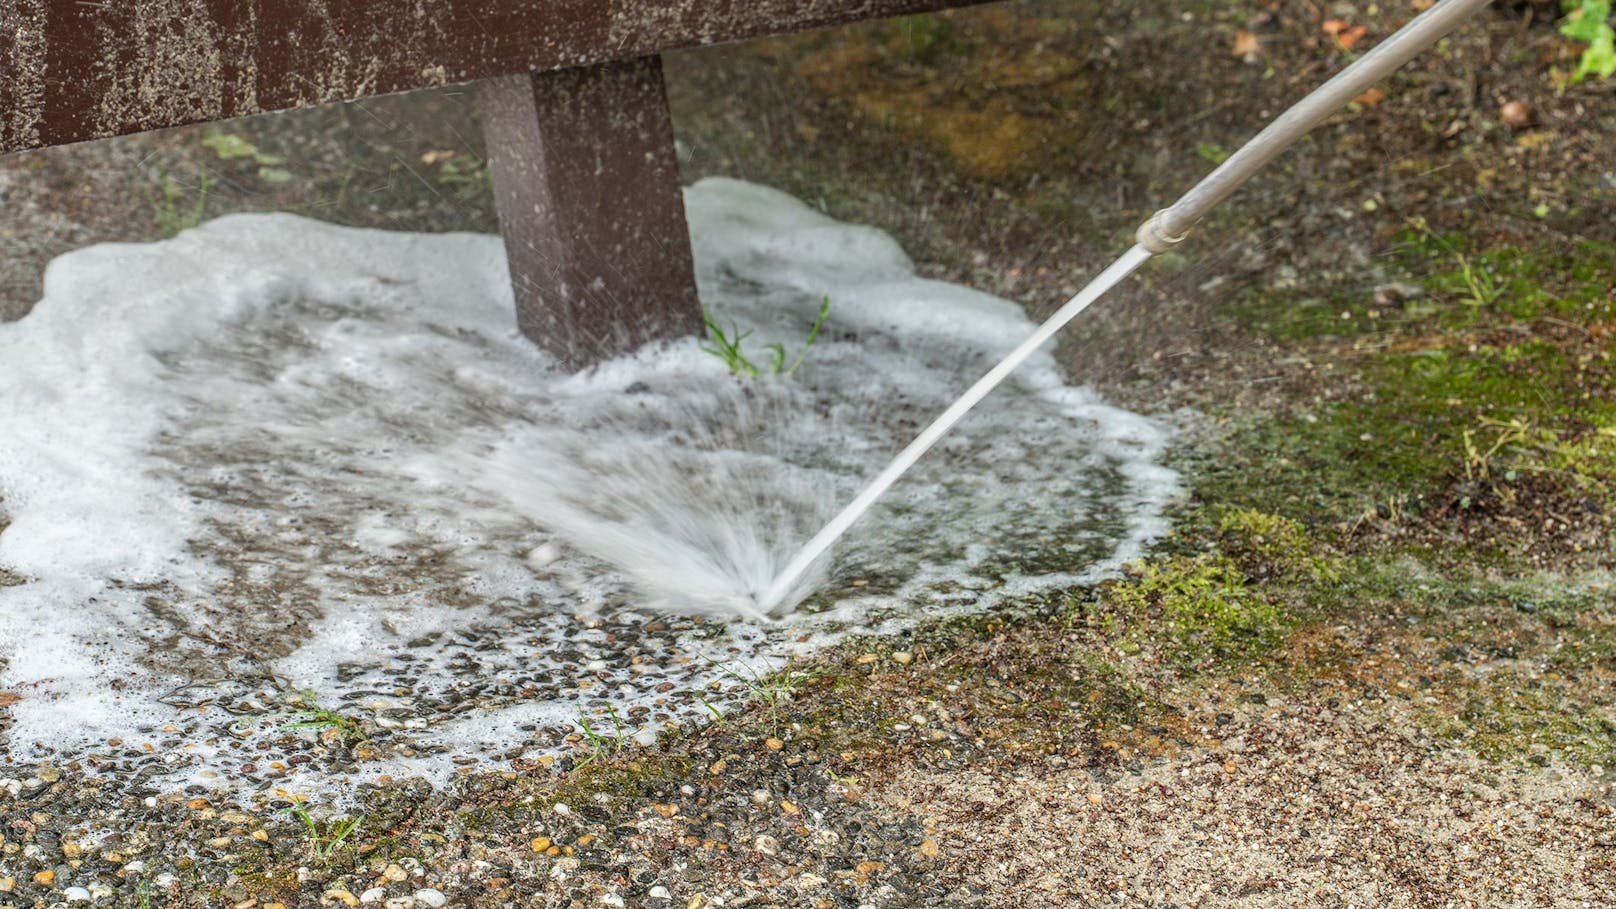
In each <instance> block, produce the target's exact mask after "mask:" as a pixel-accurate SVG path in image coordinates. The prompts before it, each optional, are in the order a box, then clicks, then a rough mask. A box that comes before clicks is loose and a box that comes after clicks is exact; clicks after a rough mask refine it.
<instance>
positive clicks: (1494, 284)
mask: <svg viewBox="0 0 1616 909" xmlns="http://www.w3.org/2000/svg"><path fill="white" fill-rule="evenodd" d="M1408 226H1409V228H1410V229H1412V230H1413V231H1414V232H1415V233H1416V234H1418V235H1419V236H1420V238H1421V239H1423V240H1424V241H1425V242H1426V243H1428V244H1431V245H1432V246H1435V247H1437V248H1438V249H1440V250H1441V251H1443V252H1444V253H1447V254H1448V255H1450V256H1452V257H1453V260H1454V262H1455V263H1456V264H1457V265H1458V266H1459V279H1460V280H1461V281H1463V282H1464V286H1465V294H1466V299H1465V300H1464V302H1465V304H1466V305H1468V306H1471V307H1473V308H1475V309H1482V308H1484V307H1487V306H1491V305H1492V304H1494V303H1496V302H1498V298H1499V297H1501V296H1503V295H1504V285H1503V284H1501V283H1499V281H1498V279H1497V278H1496V277H1495V276H1494V275H1493V273H1492V272H1491V271H1489V270H1488V269H1486V268H1485V267H1480V266H1477V265H1475V264H1474V263H1472V262H1471V261H1470V259H1469V257H1467V256H1466V255H1465V254H1464V253H1463V252H1461V251H1460V250H1459V248H1458V247H1457V246H1455V245H1453V243H1451V242H1449V241H1448V240H1447V239H1446V238H1444V237H1442V236H1440V235H1438V234H1437V232H1436V231H1434V230H1432V229H1431V225H1430V224H1429V223H1428V222H1427V221H1426V220H1425V219H1424V218H1418V217H1416V218H1409V219H1408Z"/></svg>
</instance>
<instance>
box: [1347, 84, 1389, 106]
mask: <svg viewBox="0 0 1616 909" xmlns="http://www.w3.org/2000/svg"><path fill="white" fill-rule="evenodd" d="M1384 100H1386V93H1385V92H1383V91H1381V90H1380V89H1378V88H1371V89H1370V90H1369V91H1366V92H1364V93H1363V94H1361V95H1359V96H1358V97H1356V98H1353V99H1352V103H1353V104H1361V105H1363V106H1364V107H1374V106H1375V105H1377V104H1379V103H1380V102H1382V101H1384Z"/></svg>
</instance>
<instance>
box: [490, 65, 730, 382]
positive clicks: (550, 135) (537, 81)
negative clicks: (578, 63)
mask: <svg viewBox="0 0 1616 909" xmlns="http://www.w3.org/2000/svg"><path fill="white" fill-rule="evenodd" d="M477 102H478V109H479V111H480V113H481V115H482V121H483V134H484V136H485V137H486V138H487V145H488V162H489V166H490V170H491V171H492V172H493V177H494V200H495V202H496V204H497V205H498V208H499V218H500V229H501V232H502V233H503V234H504V236H505V251H506V253H507V260H508V262H509V265H510V272H511V288H512V290H513V291H514V293H515V297H516V322H517V325H518V327H520V328H521V330H522V333H523V334H525V335H527V337H529V338H530V339H532V340H533V341H534V342H536V343H537V344H539V345H540V346H541V347H543V348H544V349H545V350H547V351H549V352H550V353H551V354H552V355H554V356H555V357H556V359H557V360H558V361H559V362H560V364H561V366H562V367H563V368H566V369H569V370H575V369H581V368H583V367H586V366H589V365H590V364H592V363H595V362H597V361H599V360H602V359H605V358H607V357H611V356H615V355H617V354H620V353H624V352H626V351H629V350H633V349H634V348H637V347H639V346H640V345H642V344H645V343H647V342H649V341H654V340H659V339H662V338H671V337H678V336H681V335H692V334H696V333H697V332H699V331H700V330H701V307H700V304H699V303H697V301H696V281H695V275H694V271H693V269H692V267H691V259H690V242H689V238H688V235H687V233H686V227H685V209H684V200H683V197H682V195H681V192H680V183H679V163H678V161H677V160H676V159H675V155H674V146H673V124H672V123H671V122H670V120H669V118H668V105H667V96H666V94H665V92H664V89H663V84H662V65H661V61H660V60H659V58H657V57H641V58H638V59H635V60H621V61H615V62H612V63H597V64H595V65H593V66H584V67H574V68H571V69H563V70H552V71H549V72H542V73H524V74H521V75H515V76H502V77H500V78H497V79H487V80H484V81H483V82H482V83H480V84H479V85H478V93H477Z"/></svg>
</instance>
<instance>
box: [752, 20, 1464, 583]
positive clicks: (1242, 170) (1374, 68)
mask: <svg viewBox="0 0 1616 909" xmlns="http://www.w3.org/2000/svg"><path fill="white" fill-rule="evenodd" d="M1488 2H1489V0H1442V2H1440V3H1437V4H1436V5H1435V6H1433V7H1431V8H1430V9H1429V10H1426V11H1425V12H1424V13H1421V14H1420V15H1419V16H1417V17H1415V18H1414V20H1413V21H1411V22H1409V24H1408V25H1405V26H1404V27H1403V28H1401V29H1399V30H1398V31H1397V33H1396V34H1394V35H1392V36H1391V37H1390V38H1388V39H1386V40H1385V41H1383V42H1381V43H1380V44H1378V45H1376V47H1375V48H1374V50H1372V51H1370V52H1369V53H1368V54H1366V55H1364V56H1363V57H1362V58H1360V59H1359V60H1358V61H1357V62H1356V63H1354V64H1352V65H1351V66H1349V67H1347V68H1346V69H1344V70H1342V71H1341V72H1340V73H1338V74H1337V75H1336V76H1335V77H1334V78H1332V79H1331V80H1330V81H1328V82H1326V83H1324V84H1323V85H1321V86H1319V87H1318V88H1317V89H1314V90H1313V91H1312V92H1311V93H1310V94H1308V95H1307V96H1306V97H1305V98H1303V99H1302V100H1300V101H1298V102H1296V103H1295V104H1294V105H1292V106H1291V107H1290V108H1289V109H1288V110H1286V111H1285V112H1284V113H1283V114H1281V115H1279V117H1277V118H1275V120H1274V121H1273V122H1272V123H1270V124H1269V125H1268V126H1267V127H1266V128H1265V129H1263V131H1262V132H1260V133H1258V134H1257V135H1256V136H1255V137H1253V138H1252V139H1251V140H1250V141H1249V142H1247V143H1246V144H1245V145H1243V146H1241V148H1240V149H1239V150H1238V151H1236V152H1235V153H1234V154H1233V155H1230V156H1229V158H1228V159H1227V160H1226V161H1224V162H1223V164H1221V165H1219V166H1218V168H1217V169H1216V170H1214V171H1213V172H1212V173H1210V174H1208V175H1207V176H1206V177H1205V178H1204V179H1202V180H1201V182H1199V183H1197V184H1196V185H1195V186H1193V187H1191V189H1190V191H1189V192H1187V193H1185V194H1184V195H1183V196H1181V197H1179V199H1178V201H1177V202H1174V203H1173V204H1172V205H1171V206H1169V207H1167V208H1165V209H1162V210H1161V211H1159V212H1157V213H1156V214H1155V215H1153V216H1152V217H1151V218H1150V220H1148V221H1146V222H1145V223H1144V224H1142V225H1140V227H1139V232H1138V241H1139V242H1138V243H1137V244H1136V245H1135V246H1134V247H1133V248H1132V249H1130V250H1128V251H1127V252H1126V253H1123V254H1122V256H1121V257H1119V258H1118V259H1117V260H1116V261H1115V262H1113V263H1112V264H1111V266H1110V267H1109V268H1107V269H1106V270H1105V271H1103V272H1101V273H1100V275H1099V276H1098V277H1096V278H1095V279H1094V280H1093V281H1090V282H1089V285H1088V286H1087V287H1085V288H1083V290H1082V291H1080V292H1079V293H1078V294H1077V296H1075V297H1073V298H1072V299H1071V300H1069V301H1068V302H1067V303H1066V305H1065V306H1062V307H1061V308H1060V309H1059V310H1057V311H1056V312H1055V314H1054V315H1053V316H1050V317H1049V319H1048V320H1047V321H1045V322H1044V324H1043V325H1040V326H1038V330H1037V331H1035V332H1033V334H1032V336H1031V337H1029V338H1028V339H1027V340H1026V341H1025V342H1023V343H1022V344H1021V346H1020V347H1017V348H1016V349H1015V350H1014V351H1012V352H1011V353H1010V354H1009V355H1008V356H1006V357H1005V358H1004V360H1003V361H1001V362H1000V363H999V364H998V365H997V366H994V367H993V369H991V370H989V371H988V373H987V375H985V376H983V377H982V378H981V379H980V380H978V381H977V383H976V384H975V385H972V386H971V387H970V389H968V390H967V391H966V392H965V394H963V395H961V396H960V398H959V400H957V401H955V402H954V403H953V404H952V405H950V406H949V408H948V409H947V410H945V411H943V413H942V415H941V416H939V417H938V418H937V419H936V420H934V421H933V422H932V424H931V425H930V426H927V427H926V429H925V430H923V431H922V432H921V433H920V435H919V436H917V437H916V438H915V440H914V441H913V442H910V443H909V445H908V447H906V448H904V449H903V451H901V452H899V453H898V456H897V457H896V458H893V459H892V463H890V464H888V465H887V467H886V469H885V470H883V471H881V473H880V474H878V475H877V476H876V478H875V479H874V480H871V481H870V483H869V485H867V486H866V487H864V490H863V491H862V492H860V493H859V494H858V496H857V497H856V498H854V499H853V501H852V502H850V503H848V505H847V507H846V508H844V509H842V511H841V513H840V514H838V515H836V517H834V518H832V519H831V521H830V523H829V524H826V525H825V527H824V528H823V529H822V530H820V531H819V533H817V534H815V535H814V537H813V538H812V539H810V540H809V541H808V543H807V545H805V546H804V547H803V548H802V550H801V551H800V552H798V553H797V555H796V557H795V558H793V559H792V560H791V561H790V562H789V563H787V565H786V567H785V569H784V570H783V571H781V572H780V575H779V577H777V578H775V580H774V582H773V583H772V584H770V585H769V588H768V590H767V591H765V592H764V594H763V596H762V597H761V598H760V599H759V600H758V608H759V609H760V610H762V611H763V612H765V613H771V612H774V611H775V610H777V609H779V608H780V607H781V606H782V605H783V604H785V603H786V602H787V601H788V599H789V598H791V597H793V596H801V592H800V588H801V587H802V585H803V578H804V576H805V575H806V574H807V572H808V570H809V568H810V567H811V566H814V565H818V564H820V563H821V562H822V561H823V560H824V559H825V558H826V554H827V553H828V552H829V551H830V547H831V546H832V545H833V544H835V542H836V541H837V539H839V538H840V537H841V536H842V534H844V533H846V532H847V530H848V528H850V527H852V526H853V523H854V522H855V521H857V520H858V519H859V517H860V516H862V515H863V514H864V512H866V511H868V510H869V508H870V506H871V505H873V504H875V501H876V500H877V499H879V498H880V497H881V495H882V494H883V493H885V492H886V491H887V489H888V488H890V487H891V486H892V484H893V483H895V482H897V480H898V478H899V477H901V476H903V474H904V473H905V472H906V471H908V470H909V468H910V467H912V466H914V463H915V462H916V461H917V460H919V459H920V456H921V455H923V454H925V453H926V452H927V451H928V450H930V449H931V447H932V446H933V445H935V444H937V441H938V440H939V439H941V438H942V437H943V436H944V435H946V434H947V433H948V431H949V430H950V429H952V428H953V427H954V424H955V423H958V422H959V420H960V418H961V417H963V416H965V414H966V413H968V412H969V411H970V410H971V408H973V407H975V406H976V405H977V404H978V403H979V402H980V401H981V400H982V399H983V398H984V397H986V396H987V394H988V392H990V391H992V390H993V389H994V388H995V387H996V386H998V384H999V383H1000V382H1002V381H1004V379H1005V377H1007V376H1009V375H1010V373H1011V372H1013V371H1014V370H1015V368H1016V367H1017V366H1019V365H1021V363H1022V361H1023V360H1025V359H1026V358H1027V357H1028V356H1029V355H1031V354H1032V352H1033V351H1034V350H1037V349H1038V348H1039V347H1040V346H1042V345H1043V344H1044V343H1045V342H1046V341H1048V340H1049V339H1050V338H1052V337H1054V335H1055V333H1056V332H1057V331H1059V330H1060V329H1061V328H1062V327H1063V326H1065V325H1066V323H1068V322H1070V321H1071V320H1072V319H1074V318H1076V317H1077V315H1078V314H1079V313H1081V312H1082V311H1083V310H1085V309H1087V308H1088V307H1089V305H1090V304H1092V303H1093V302H1094V301H1095V300H1098V299H1099V298H1100V297H1102V296H1104V295H1105V294H1106V292H1107V291H1109V290H1110V289H1111V288H1112V287H1115V286H1116V285H1117V283H1118V282H1120V281H1121V280H1122V279H1123V278H1126V277H1127V276H1128V275H1129V274H1131V273H1132V272H1133V271H1134V269H1136V268H1138V267H1139V266H1140V265H1142V264H1144V262H1145V260H1147V259H1149V258H1150V257H1151V256H1153V255H1157V254H1159V253H1163V252H1166V251H1167V250H1168V249H1171V248H1172V247H1173V246H1175V245H1176V244H1178V243H1179V242H1180V241H1182V240H1183V239H1184V234H1185V232H1187V231H1188V230H1189V229H1190V227H1191V226H1193V225H1194V224H1195V223H1196V222H1197V221H1199V220H1201V218H1202V217H1204V216H1205V215H1206V213H1207V212H1208V211H1211V210H1212V208H1213V207H1215V206H1216V205H1217V204H1218V203H1219V202H1222V201H1223V200H1224V199H1226V198H1228V196H1229V194H1231V193H1233V192H1234V191H1235V190H1236V189H1238V188H1239V187H1240V186H1241V185H1242V184H1244V183H1245V182H1246V181H1247V180H1249V179H1251V178H1252V177H1253V176H1254V175H1255V174H1256V173H1257V172H1258V171H1260V170H1261V169H1262V168H1263V167H1264V166H1266V165H1267V164H1268V162H1270V161H1272V160H1273V159H1274V158H1275V157H1277V156H1278V155H1279V154H1280V153H1281V152H1283V151H1284V150H1285V149H1287V148H1289V147H1290V146H1291V144H1292V143H1294V142H1295V141H1296V140H1297V139H1300V138H1301V137H1302V136H1303V135H1305V134H1306V133H1307V132H1308V131H1310V130H1312V129H1313V128H1314V127H1315V126H1318V125H1319V124H1320V123H1322V122H1324V120H1325V119H1326V118H1327V117H1329V116H1330V115H1332V114H1334V113H1335V112H1336V111H1337V110H1339V109H1340V108H1342V107H1344V106H1346V104H1347V102H1349V101H1351V100H1352V99H1353V98H1356V97H1358V96H1359V95H1361V94H1362V93H1363V92H1364V91H1366V90H1367V89H1368V88H1369V87H1370V86H1371V85H1373V84H1375V83H1376V82H1378V81H1380V80H1381V79H1382V78H1384V77H1385V76H1387V75H1388V74H1390V73H1391V72H1392V71H1393V70H1395V69H1397V68H1398V67H1400V66H1402V65H1403V64H1404V63H1407V62H1408V61H1409V60H1410V59H1412V58H1413V57H1414V56H1415V55H1416V54H1418V53H1419V52H1420V51H1423V50H1425V49H1426V48H1428V47H1430V46H1431V45H1433V44H1435V43H1436V42H1437V41H1438V40H1439V39H1440V38H1442V37H1443V36H1444V35H1446V34H1447V33H1448V32H1450V31H1452V30H1453V29H1454V28H1455V27H1457V26H1458V25H1459V23H1460V22H1463V21H1464V20H1465V19H1466V18H1468V17H1469V16H1470V15H1471V14H1473V13H1475V12H1476V11H1477V10H1479V9H1481V8H1482V7H1483V6H1486V5H1487V3H1488Z"/></svg>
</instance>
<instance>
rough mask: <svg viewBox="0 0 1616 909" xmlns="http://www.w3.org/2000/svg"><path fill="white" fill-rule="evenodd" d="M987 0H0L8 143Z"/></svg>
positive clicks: (1, 123) (0, 114) (214, 116)
mask: <svg viewBox="0 0 1616 909" xmlns="http://www.w3.org/2000/svg"><path fill="white" fill-rule="evenodd" d="M972 2H979V0H0V152H11V151H19V150H23V149H29V148H38V147H42V146H48V145H60V144H64V143H68V142H77V141H81V140H85V139H95V138H100V137H104V136H112V135H118V134H122V133H131V132H139V131H141V130H147V129H156V128H160V127H165V126H177V125H180V124H183V123H198V122H205V121H210V120H221V119H225V118H227V117H236V116H242V115H245V114H253V113H259V112H262V111H269V110H282V109H286V108H293V107H304V106H308V105H313V104H322V103H326V102H330V101H338V100H342V99H347V98H358V97H365V96H368V95H376V94H383V93H387V92H396V91H405V90H409V89H415V88H425V87H428V86H433V85H443V84H449V83H459V82H469V81H472V80H475V79H482V78H486V77H490V76H504V75H511V74H515V73H523V72H528V71H537V70H551V69H559V68H564V67H572V66H580V65H584V64H588V63H596V62H603V61H611V60H625V59H633V58H637V57H646V56H652V55H654V54H656V53H657V52H659V51H662V50H668V49H672V48H681V47H693V46H699V45H705V44H714V43H719V42H724V41H735V40H740V39H744V38H751V37H757V36H760V35H766V34H778V33H783V32H788V31H794V30H799V29H804V28H811V27H815V26H821V25H830V24H834V23H839V22H850V21H854V20H858V19H867V18H874V17H878V16H889V15H897V14H901V13H911V12H918V11H922V10H929V9H938V8H942V7H949V6H964V5H968V4H969V3H972Z"/></svg>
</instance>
